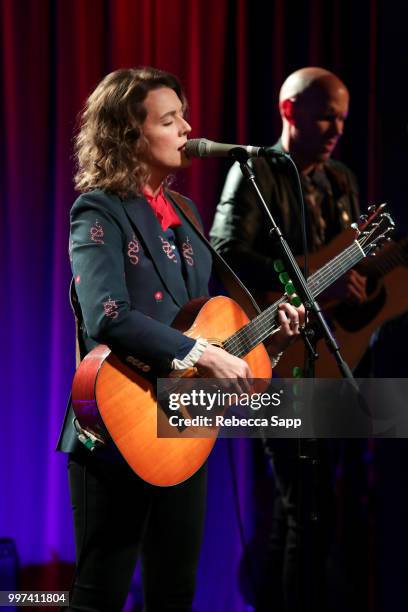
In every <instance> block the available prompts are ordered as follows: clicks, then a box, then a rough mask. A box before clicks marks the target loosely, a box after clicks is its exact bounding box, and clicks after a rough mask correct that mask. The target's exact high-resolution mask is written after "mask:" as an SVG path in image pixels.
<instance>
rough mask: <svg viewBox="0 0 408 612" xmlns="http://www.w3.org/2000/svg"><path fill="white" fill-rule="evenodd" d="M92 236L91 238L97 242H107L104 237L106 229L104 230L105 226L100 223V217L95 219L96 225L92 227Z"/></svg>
mask: <svg viewBox="0 0 408 612" xmlns="http://www.w3.org/2000/svg"><path fill="white" fill-rule="evenodd" d="M89 233H90V236H91V240H92V241H93V242H96V243H97V244H105V242H104V240H103V237H104V235H105V234H104V231H103V227H102V225H101V224H100V223H99V221H98V219H96V221H95V225H93V226H92V227H91V229H90V232H89Z"/></svg>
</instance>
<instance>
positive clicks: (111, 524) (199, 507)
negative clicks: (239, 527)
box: [68, 451, 206, 612]
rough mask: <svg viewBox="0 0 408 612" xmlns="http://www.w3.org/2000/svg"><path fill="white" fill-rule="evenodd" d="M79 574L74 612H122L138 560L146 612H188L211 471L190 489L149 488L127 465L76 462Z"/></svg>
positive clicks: (72, 467)
mask: <svg viewBox="0 0 408 612" xmlns="http://www.w3.org/2000/svg"><path fill="white" fill-rule="evenodd" d="M68 465H69V479H70V488H71V500H72V506H73V512H74V524H75V540H76V550H77V573H76V577H75V582H74V586H73V589H72V592H71V599H70V607H69V610H72V611H74V610H76V611H79V610H81V611H83V612H85V611H86V612H97V611H98V612H102V611H105V610H106V611H109V612H116V611H117V612H120V611H121V610H122V608H123V605H124V603H125V600H126V596H127V594H128V591H129V586H130V582H131V578H132V575H133V572H134V568H135V565H136V561H137V558H138V555H139V553H140V554H141V559H142V575H143V590H144V601H145V611H146V612H166V611H170V610H171V611H172V612H189V611H190V610H191V605H192V600H193V596H194V586H195V576H196V569H197V564H198V558H199V552H200V544H201V536H202V531H203V521H204V512H205V495H206V467H203V468H201V469H200V470H199V471H198V472H197V473H196V474H195V475H194V476H193V477H191V478H190V479H189V480H188V481H186V482H185V483H182V484H180V485H177V486H174V487H168V488H159V487H154V486H152V485H149V484H147V483H145V482H144V481H143V480H141V479H140V478H138V477H137V476H136V475H135V474H134V472H133V471H132V470H131V469H130V468H129V467H128V465H127V464H125V463H124V462H123V461H122V460H120V461H119V462H108V461H105V460H101V459H98V458H96V457H94V456H92V455H90V454H88V451H84V453H80V454H79V455H71V456H70V460H69V464H68Z"/></svg>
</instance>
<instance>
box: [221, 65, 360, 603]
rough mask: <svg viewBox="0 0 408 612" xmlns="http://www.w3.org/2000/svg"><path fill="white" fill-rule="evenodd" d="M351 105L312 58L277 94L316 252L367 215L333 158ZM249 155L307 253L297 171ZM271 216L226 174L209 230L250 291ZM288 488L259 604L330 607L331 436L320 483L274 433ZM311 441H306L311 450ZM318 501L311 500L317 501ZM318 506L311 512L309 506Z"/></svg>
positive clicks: (258, 286) (268, 251)
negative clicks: (308, 477) (306, 476)
mask: <svg viewBox="0 0 408 612" xmlns="http://www.w3.org/2000/svg"><path fill="white" fill-rule="evenodd" d="M348 108H349V93H348V90H347V87H346V86H345V85H344V83H343V82H342V81H341V80H340V79H339V78H338V77H337V76H336V75H334V74H333V73H331V72H329V71H328V70H324V69H322V68H316V67H308V68H303V69H301V70H298V71H296V72H294V73H293V74H291V75H290V76H289V77H288V78H287V79H286V81H285V82H284V83H283V85H282V88H281V90H280V95H279V111H280V115H281V118H282V133H281V137H280V140H279V141H278V143H277V144H276V145H275V148H276V149H277V150H278V151H285V152H288V153H290V155H291V156H292V158H293V160H294V162H295V164H296V166H297V168H298V170H299V173H300V180H301V186H302V191H303V196H304V200H305V205H306V212H307V230H308V248H309V250H310V252H313V253H315V252H318V250H319V249H320V248H321V247H323V246H324V245H326V244H327V243H329V242H330V241H331V240H332V239H333V238H334V237H335V236H336V235H337V234H339V233H340V232H341V231H342V230H343V229H345V228H347V227H349V225H350V223H351V222H352V221H355V220H356V219H357V217H358V215H359V205H358V188H357V183H356V180H355V177H354V175H353V174H352V172H351V171H350V170H349V169H348V168H347V167H346V166H345V165H344V164H342V163H340V162H338V161H335V160H333V159H331V155H332V152H333V150H334V148H335V146H336V144H337V142H338V140H339V138H340V137H341V135H342V134H343V128H344V123H345V120H346V118H347V114H348ZM250 164H251V166H252V168H253V170H254V174H255V177H256V180H257V183H258V186H259V187H260V190H261V192H262V194H263V196H264V198H265V200H266V202H267V204H268V205H269V207H270V209H271V211H272V213H273V215H274V217H275V220H276V222H277V224H278V225H279V227H280V228H281V230H282V232H283V235H284V237H285V238H286V240H287V241H288V243H289V246H290V247H291V249H292V251H293V252H294V254H295V255H301V254H302V252H303V245H302V232H301V210H300V206H299V201H298V197H297V193H296V183H295V182H294V180H293V172H292V170H291V169H290V167H288V164H287V163H286V162H285V161H282V160H281V159H279V158H270V159H266V158H253V159H251V161H250ZM269 229H270V228H269V224H268V222H267V220H266V219H265V216H264V212H263V211H262V210H261V208H260V207H259V204H258V202H257V201H256V198H255V196H254V194H253V193H252V189H251V187H250V186H249V185H248V184H247V182H246V181H245V180H244V178H243V176H242V173H241V170H240V167H239V165H238V164H234V165H233V166H232V168H231V170H230V172H229V174H228V176H227V179H226V182H225V185H224V189H223V192H222V196H221V201H220V202H219V204H218V207H217V211H216V215H215V219H214V223H213V227H212V229H211V232H210V236H211V239H212V242H213V244H214V246H215V247H216V248H217V249H218V250H219V252H220V253H221V254H222V255H223V256H224V257H225V259H227V260H228V261H229V263H230V265H231V266H232V267H233V268H234V269H235V271H236V272H237V273H238V274H239V275H240V276H241V278H242V280H244V281H245V283H246V285H247V286H248V287H249V288H250V289H252V291H253V292H254V293H255V294H257V295H258V296H259V295H260V292H266V291H268V290H276V289H277V285H276V273H275V272H274V270H273V261H274V259H275V258H276V254H274V253H273V252H272V243H271V240H270V238H269ZM332 291H335V292H336V295H337V297H341V298H343V299H344V300H347V301H354V302H357V303H359V302H364V301H365V299H366V292H365V278H364V277H363V276H361V275H360V274H359V273H358V272H356V271H354V270H353V271H351V272H350V273H349V274H347V275H346V276H345V277H343V279H342V281H341V282H339V283H338V284H337V287H336V288H335V289H333V290H332ZM267 446H268V451H269V452H270V454H271V455H272V460H273V471H274V474H275V476H276V481H277V489H278V491H280V496H277V498H276V516H275V518H274V524H275V526H276V527H277V528H276V529H275V530H274V531H273V533H272V534H271V538H270V562H269V568H268V573H267V574H266V576H265V581H264V585H263V587H261V588H260V592H259V595H258V602H257V606H256V612H282V611H285V612H287V611H290V612H299V611H300V610H302V612H308V611H309V610H311V611H312V610H313V612H317V611H322V612H323V611H324V612H327V609H328V606H327V602H326V601H325V589H324V585H325V562H326V560H327V553H328V548H329V545H330V534H331V533H332V532H333V528H334V495H333V490H332V484H331V483H332V480H333V478H332V471H331V470H332V464H331V461H330V459H329V452H328V449H327V448H326V446H325V443H324V441H323V442H322V441H319V443H318V445H317V451H316V449H314V452H317V456H318V459H319V461H318V464H317V472H316V473H315V474H314V476H312V479H313V480H314V481H315V482H318V483H319V484H318V487H317V488H316V489H313V487H314V485H313V483H312V486H311V483H310V481H309V482H305V481H302V479H300V480H299V474H300V473H301V472H302V470H303V469H304V466H303V464H302V462H301V461H300V460H299V457H298V447H297V445H296V443H295V441H293V440H275V441H269V442H268V445H267ZM303 450H304V449H303ZM302 487H303V495H305V491H306V492H307V493H310V491H311V490H314V491H315V494H314V495H315V496H314V498H313V499H310V498H309V502H308V503H309V506H310V505H313V507H314V510H315V511H316V516H318V519H319V520H318V521H315V522H314V523H313V522H312V521H310V520H309V521H308V519H306V520H303V519H301V517H300V515H301V514H302V513H303V515H308V510H307V509H306V510H305V506H302V505H301V504H300V502H299V500H300V495H301V488H302ZM309 509H310V508H309ZM310 514H311V512H309V515H310Z"/></svg>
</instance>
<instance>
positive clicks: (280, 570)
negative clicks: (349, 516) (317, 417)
mask: <svg viewBox="0 0 408 612" xmlns="http://www.w3.org/2000/svg"><path fill="white" fill-rule="evenodd" d="M301 444H302V446H301V448H299V447H298V442H297V441H296V440H292V439H273V440H272V439H271V440H268V441H267V444H266V447H267V451H268V454H269V455H270V456H271V457H272V461H273V470H274V474H275V477H276V481H277V482H276V484H277V497H276V500H275V508H274V516H273V524H272V530H271V533H270V539H269V542H268V550H267V558H266V559H265V567H264V569H263V572H262V573H263V577H262V579H261V581H260V589H259V593H258V597H257V603H256V607H255V609H256V612H272V611H273V612H326V610H327V603H326V587H327V579H326V563H327V557H328V552H329V546H330V540H331V537H333V532H334V528H335V507H334V489H333V483H332V479H333V471H332V470H333V457H332V454H331V453H332V451H331V449H330V447H329V445H328V444H327V443H326V441H325V440H316V441H313V442H311V441H308V440H302V442H301ZM299 455H300V457H299Z"/></svg>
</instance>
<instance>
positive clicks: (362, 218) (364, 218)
mask: <svg viewBox="0 0 408 612" xmlns="http://www.w3.org/2000/svg"><path fill="white" fill-rule="evenodd" d="M367 219H368V215H360V217H359V221H360V223H365V222H366V221H367ZM353 225H355V224H354V223H353Z"/></svg>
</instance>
